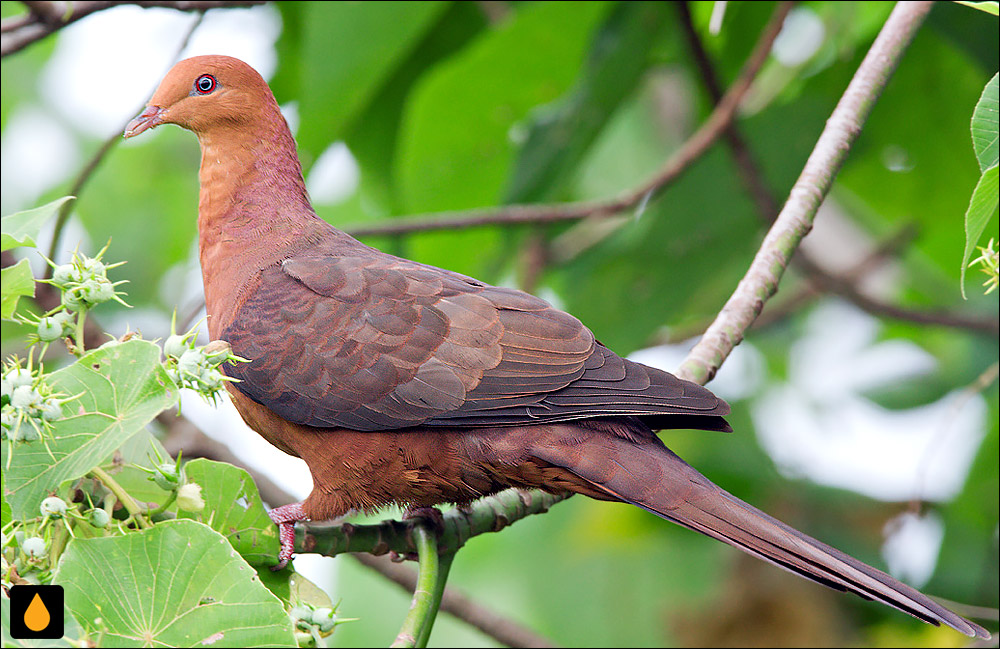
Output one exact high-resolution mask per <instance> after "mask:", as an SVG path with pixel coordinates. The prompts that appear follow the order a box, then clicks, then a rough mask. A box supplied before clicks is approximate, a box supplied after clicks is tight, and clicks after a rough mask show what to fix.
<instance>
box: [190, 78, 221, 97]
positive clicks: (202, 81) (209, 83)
mask: <svg viewBox="0 0 1000 649" xmlns="http://www.w3.org/2000/svg"><path fill="white" fill-rule="evenodd" d="M215 86H216V81H215V77H213V76H212V75H210V74H203V75H201V76H200V77H198V78H197V79H196V80H195V82H194V89H195V90H196V91H197V92H198V94H199V95H207V94H208V93H210V92H212V91H213V90H215Z"/></svg>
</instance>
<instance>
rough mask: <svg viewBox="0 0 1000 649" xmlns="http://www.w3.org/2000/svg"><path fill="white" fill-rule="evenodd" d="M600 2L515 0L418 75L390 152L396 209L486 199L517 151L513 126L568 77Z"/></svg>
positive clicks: (601, 10)
mask: <svg viewBox="0 0 1000 649" xmlns="http://www.w3.org/2000/svg"><path fill="white" fill-rule="evenodd" d="M607 11H608V5H607V4H604V3H597V2H585V3H574V2H550V3H537V4H525V5H521V6H519V7H518V9H517V11H516V13H512V15H511V16H510V17H509V18H508V19H507V20H505V21H503V22H501V23H499V24H498V25H497V26H496V27H495V28H494V29H491V30H488V31H484V32H483V33H482V34H481V35H480V36H479V37H478V38H476V39H475V40H474V41H473V42H472V43H470V44H469V45H468V46H466V47H465V48H464V49H463V50H462V51H461V52H459V53H458V54H456V55H455V56H452V57H451V58H449V59H448V60H447V61H442V62H441V63H440V64H439V65H437V66H436V67H435V68H434V69H433V70H432V71H431V72H430V73H428V74H426V75H424V77H423V79H421V81H420V83H419V84H418V86H417V87H416V88H414V90H413V92H412V93H411V94H410V98H409V101H408V102H407V105H406V110H405V113H404V116H403V124H402V128H401V130H400V139H399V144H398V148H397V154H396V169H395V176H396V179H397V182H398V187H399V197H400V204H401V207H402V209H403V210H404V211H408V212H427V211H435V210H451V209H463V208H469V207H479V206H482V205H492V204H495V203H496V202H497V201H498V200H499V198H500V195H501V193H502V190H503V187H504V184H505V183H506V182H507V178H508V170H509V167H510V164H511V163H512V161H513V159H514V154H515V151H516V146H515V144H514V143H513V142H512V141H511V129H512V127H514V126H515V124H517V122H518V121H520V120H522V119H524V118H525V117H527V116H528V114H529V113H530V111H531V110H532V109H533V108H535V107H536V106H538V105H540V104H545V103H547V102H550V101H553V100H554V99H556V98H558V97H560V96H561V95H562V94H563V93H565V92H566V90H567V89H568V88H569V87H570V86H571V85H572V83H573V81H574V80H575V79H576V77H577V75H578V73H579V70H580V65H581V63H582V62H583V60H584V57H585V55H586V45H587V42H588V41H589V40H590V35H591V34H592V33H593V31H594V29H595V28H596V27H597V26H598V25H599V24H600V22H601V20H602V19H603V18H604V16H605V15H606V13H607ZM553 25H559V28H558V29H553V27H552V26H553Z"/></svg>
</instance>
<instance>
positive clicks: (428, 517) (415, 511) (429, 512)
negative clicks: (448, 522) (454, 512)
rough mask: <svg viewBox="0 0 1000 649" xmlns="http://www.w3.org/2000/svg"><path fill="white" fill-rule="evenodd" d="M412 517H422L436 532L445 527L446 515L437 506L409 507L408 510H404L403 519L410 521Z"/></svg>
mask: <svg viewBox="0 0 1000 649" xmlns="http://www.w3.org/2000/svg"><path fill="white" fill-rule="evenodd" d="M412 518H422V519H424V520H425V521H428V522H429V523H430V524H431V525H432V526H433V527H434V530H435V531H436V532H440V531H441V530H442V529H443V528H444V515H443V514H442V513H441V510H440V509H438V508H437V507H407V508H406V511H404V512H403V520H404V521H408V520H410V519H412Z"/></svg>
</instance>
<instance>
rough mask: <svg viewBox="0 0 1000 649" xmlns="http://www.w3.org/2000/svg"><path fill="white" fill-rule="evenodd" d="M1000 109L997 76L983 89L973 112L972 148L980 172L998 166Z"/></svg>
mask: <svg viewBox="0 0 1000 649" xmlns="http://www.w3.org/2000/svg"><path fill="white" fill-rule="evenodd" d="M998 107H1000V98H998V90H997V75H996V74H994V75H993V78H992V79H990V80H989V82H987V84H986V87H985V88H983V94H982V96H981V97H980V98H979V101H978V102H976V108H975V110H973V111H972V146H973V148H975V150H976V159H977V160H979V170H980V171H983V172H985V171H986V170H987V169H989V168H990V167H992V166H994V165H996V164H997V161H998V155H997V139H998V137H1000V135H998V130H1000V129H998V126H997V114H998Z"/></svg>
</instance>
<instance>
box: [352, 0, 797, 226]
mask: <svg viewBox="0 0 1000 649" xmlns="http://www.w3.org/2000/svg"><path fill="white" fill-rule="evenodd" d="M792 4H793V3H791V2H783V3H781V4H779V5H778V7H777V8H776V9H775V11H774V15H773V16H772V17H771V20H770V22H769V23H768V24H767V26H766V27H765V28H764V32H763V33H762V34H761V36H760V39H759V40H758V42H757V45H756V46H755V47H754V50H753V52H752V53H751V55H750V57H749V58H748V59H747V62H746V64H745V65H744V66H743V70H742V72H741V73H740V75H739V77H738V78H737V80H736V81H735V82H734V83H733V85H732V86H731V87H730V88H729V90H728V92H726V94H725V96H724V97H723V98H722V100H721V101H720V102H719V103H718V105H716V107H715V110H713V111H712V114H711V115H709V117H708V119H706V120H705V122H704V123H703V124H702V125H701V127H700V128H699V129H698V130H697V131H695V132H694V134H692V135H691V137H689V138H688V139H687V141H686V142H684V144H683V145H682V146H681V147H680V148H679V149H678V150H677V151H675V152H674V154H673V155H672V156H670V158H668V159H667V161H666V162H665V163H664V164H663V165H662V166H661V167H660V169H659V170H658V171H657V172H656V173H655V174H654V175H653V176H652V177H650V178H649V179H648V180H646V182H644V183H642V184H640V185H639V186H638V187H635V188H632V189H629V190H627V191H625V192H622V193H621V194H619V195H618V196H616V197H613V198H610V199H605V200H601V201H584V202H578V203H558V204H543V205H507V206H504V207H499V208H480V209H473V210H461V211H453V212H438V213H434V214H423V215H418V216H414V217H408V218H406V219H400V220H397V221H390V222H386V223H378V224H375V225H365V226H357V227H351V228H347V229H346V232H347V233H348V234H351V235H352V236H355V237H363V236H374V235H399V234H408V233H411V232H429V231H433V230H461V229H465V228H472V227H479V226H485V225H516V224H525V223H535V224H543V223H559V222H562V221H578V220H580V219H584V218H589V217H607V216H612V215H615V214H620V213H621V212H624V211H626V210H629V209H631V208H633V207H635V206H636V205H638V204H639V203H641V202H642V201H643V200H650V199H652V198H655V197H656V196H657V195H658V194H659V193H660V192H662V191H663V190H664V189H665V188H666V187H668V186H669V185H670V184H671V183H672V182H673V181H674V180H676V179H677V178H678V176H680V175H681V173H683V172H684V170H685V169H687V168H688V167H689V166H690V165H691V164H692V163H694V162H695V161H696V160H698V159H699V158H700V157H701V156H702V155H703V154H704V153H705V152H706V151H708V149H709V148H710V147H711V146H712V144H713V143H714V142H715V141H716V139H718V137H719V135H720V134H722V132H723V131H724V130H725V128H726V126H727V125H728V124H729V123H731V122H732V120H733V119H734V118H735V116H736V111H737V109H738V108H739V106H740V103H741V102H742V100H743V98H744V96H745V95H746V93H747V91H748V90H749V89H750V86H751V84H752V83H753V80H754V78H755V77H756V75H757V72H758V71H759V70H760V68H761V66H762V65H763V64H764V62H765V61H766V60H767V56H768V54H769V53H770V51H771V44H772V43H773V42H774V39H775V38H776V37H777V35H778V32H779V31H781V25H782V23H783V22H784V19H785V16H786V15H787V14H788V11H789V10H790V9H791V6H792Z"/></svg>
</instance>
